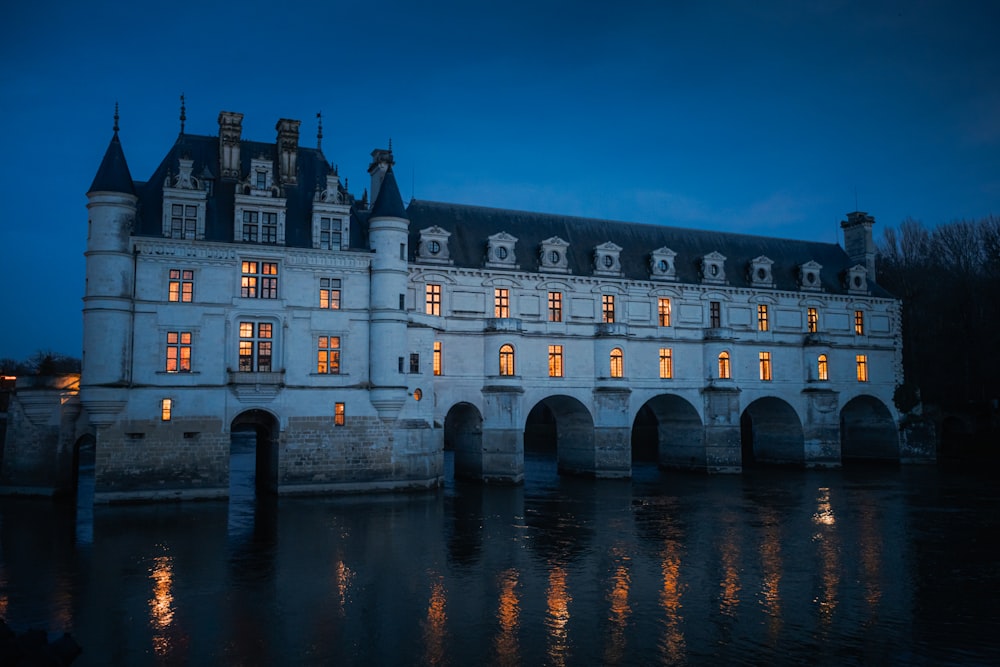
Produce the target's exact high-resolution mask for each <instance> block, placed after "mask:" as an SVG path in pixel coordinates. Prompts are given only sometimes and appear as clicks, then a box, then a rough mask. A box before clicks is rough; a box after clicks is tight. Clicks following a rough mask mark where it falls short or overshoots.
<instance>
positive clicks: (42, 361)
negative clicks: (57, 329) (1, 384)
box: [0, 350, 80, 376]
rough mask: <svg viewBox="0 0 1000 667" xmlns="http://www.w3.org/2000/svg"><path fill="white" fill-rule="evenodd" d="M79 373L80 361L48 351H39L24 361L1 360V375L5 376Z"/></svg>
mask: <svg viewBox="0 0 1000 667" xmlns="http://www.w3.org/2000/svg"><path fill="white" fill-rule="evenodd" d="M79 372H80V360H79V359H77V358H75V357H68V356H66V355H64V354H59V353H57V352H51V351H46V350H39V351H38V352H35V353H34V354H33V355H31V356H30V357H28V358H27V359H25V360H23V361H18V360H16V359H0V374H3V375H15V376H22V375H63V374H66V373H79Z"/></svg>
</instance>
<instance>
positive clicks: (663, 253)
mask: <svg viewBox="0 0 1000 667" xmlns="http://www.w3.org/2000/svg"><path fill="white" fill-rule="evenodd" d="M675 257H677V253H676V252H674V251H673V250H671V249H670V248H667V247H666V246H664V247H662V248H657V249H656V250H654V251H653V252H651V253H650V255H649V273H650V276H649V277H650V278H653V279H654V280H677V269H676V268H675V267H674V258H675Z"/></svg>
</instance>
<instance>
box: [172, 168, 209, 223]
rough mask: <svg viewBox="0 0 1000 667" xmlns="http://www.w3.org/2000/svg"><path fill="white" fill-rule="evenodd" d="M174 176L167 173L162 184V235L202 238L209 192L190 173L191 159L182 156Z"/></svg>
mask: <svg viewBox="0 0 1000 667" xmlns="http://www.w3.org/2000/svg"><path fill="white" fill-rule="evenodd" d="M177 162H178V170H179V171H178V174H177V176H167V178H166V180H165V181H164V183H163V223H162V227H161V230H162V233H163V236H164V237H165V238H172V239H185V240H192V239H203V238H205V202H206V201H207V199H208V193H207V192H206V191H205V189H204V187H203V185H202V182H201V181H200V180H199V179H197V178H195V177H194V176H192V170H193V168H194V161H193V160H191V159H188V158H181V159H179V160H178V161H177Z"/></svg>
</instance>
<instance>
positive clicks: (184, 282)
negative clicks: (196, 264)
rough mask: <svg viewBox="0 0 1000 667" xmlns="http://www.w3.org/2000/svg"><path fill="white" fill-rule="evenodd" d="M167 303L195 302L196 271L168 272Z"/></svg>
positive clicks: (172, 270)
mask: <svg viewBox="0 0 1000 667" xmlns="http://www.w3.org/2000/svg"><path fill="white" fill-rule="evenodd" d="M167 301H168V302H170V303H192V302H193V301H194V269H168V270H167Z"/></svg>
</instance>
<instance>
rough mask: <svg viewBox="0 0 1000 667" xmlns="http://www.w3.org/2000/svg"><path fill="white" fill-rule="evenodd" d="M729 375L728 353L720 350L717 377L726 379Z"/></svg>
mask: <svg viewBox="0 0 1000 667" xmlns="http://www.w3.org/2000/svg"><path fill="white" fill-rule="evenodd" d="M729 377H730V370H729V353H728V352H721V353H719V379H720V380H728V379H729Z"/></svg>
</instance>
